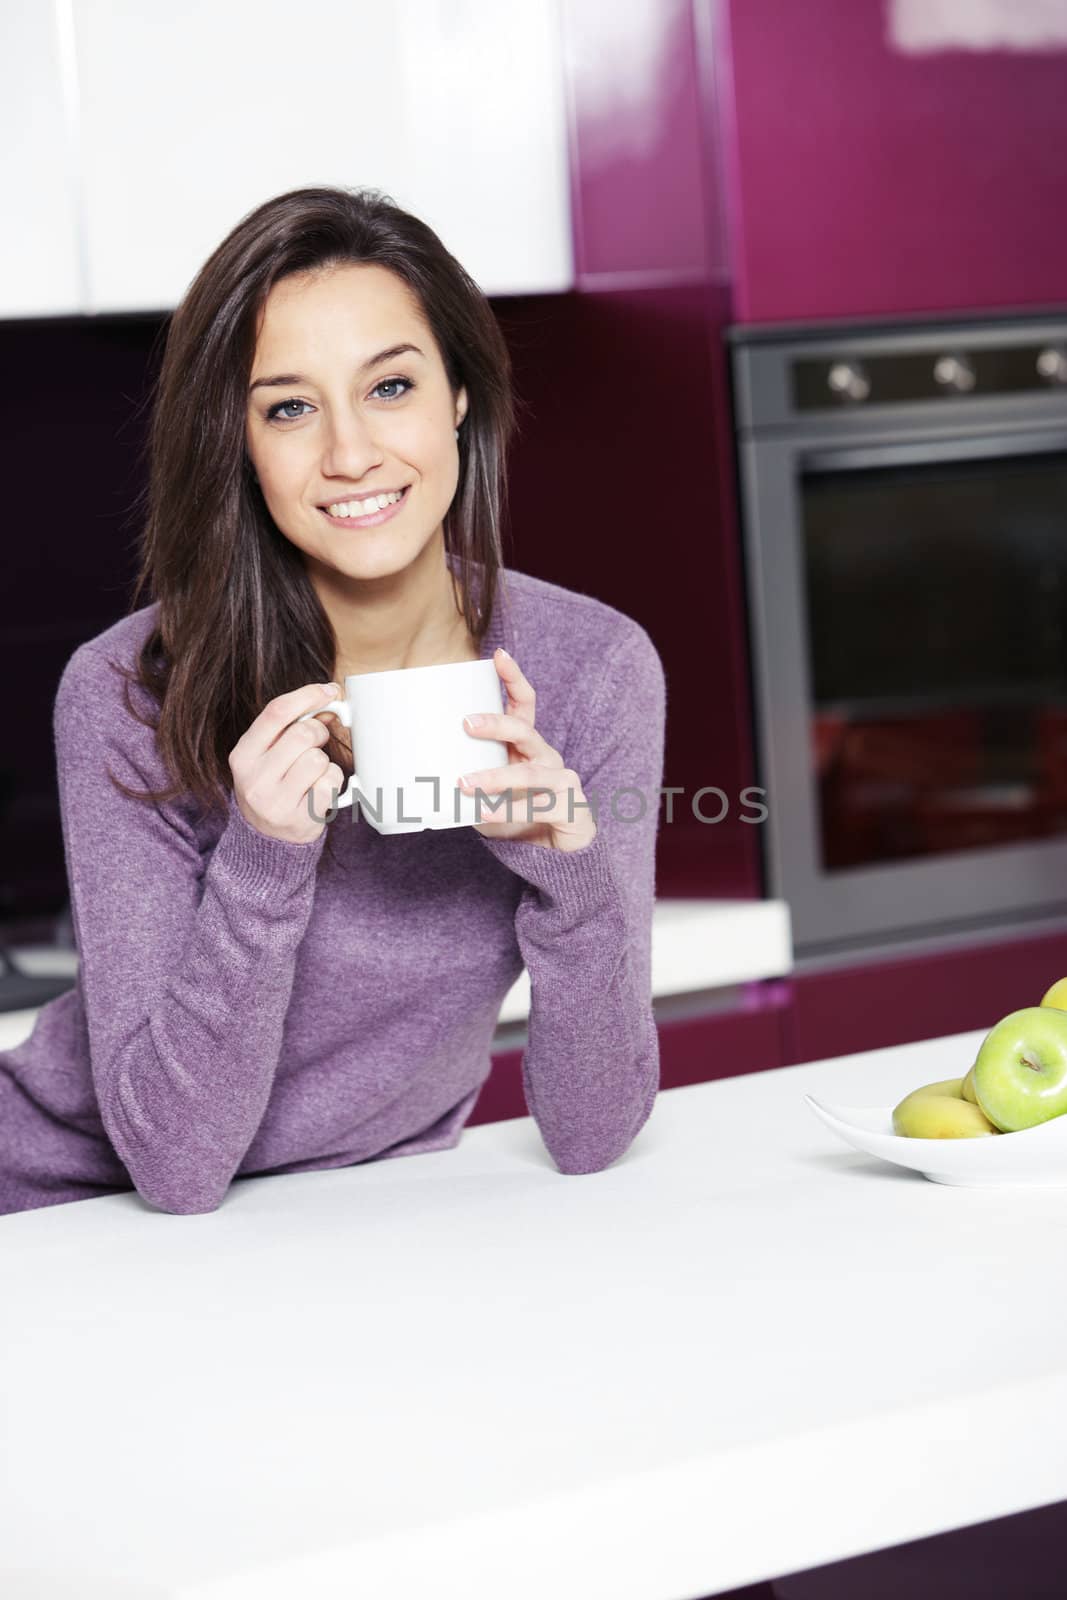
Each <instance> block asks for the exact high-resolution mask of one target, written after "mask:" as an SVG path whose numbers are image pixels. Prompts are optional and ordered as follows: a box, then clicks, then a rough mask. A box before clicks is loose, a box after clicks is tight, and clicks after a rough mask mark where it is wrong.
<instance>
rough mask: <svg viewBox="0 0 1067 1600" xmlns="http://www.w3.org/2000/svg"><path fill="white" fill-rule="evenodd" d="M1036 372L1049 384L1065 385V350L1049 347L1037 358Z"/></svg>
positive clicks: (1066, 354)
mask: <svg viewBox="0 0 1067 1600" xmlns="http://www.w3.org/2000/svg"><path fill="white" fill-rule="evenodd" d="M1037 370H1038V374H1039V376H1041V377H1042V378H1046V379H1047V380H1048V382H1049V383H1067V350H1065V349H1064V348H1063V346H1062V345H1059V346H1057V345H1049V346H1048V348H1047V349H1046V350H1042V352H1041V354H1040V355H1039V356H1038V358H1037Z"/></svg>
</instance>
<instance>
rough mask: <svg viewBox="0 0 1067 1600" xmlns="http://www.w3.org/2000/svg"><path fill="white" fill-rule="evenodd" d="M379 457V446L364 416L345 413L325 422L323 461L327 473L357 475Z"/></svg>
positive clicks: (371, 465)
mask: <svg viewBox="0 0 1067 1600" xmlns="http://www.w3.org/2000/svg"><path fill="white" fill-rule="evenodd" d="M381 459H382V450H381V447H380V445H379V444H378V443H377V441H376V440H375V437H374V434H373V431H372V430H371V428H370V427H369V426H368V423H367V421H366V419H365V418H363V417H360V416H358V415H353V414H351V413H348V414H346V415H344V416H335V417H334V418H333V419H332V420H331V422H330V423H329V424H328V429H327V439H326V456H325V460H324V462H323V466H324V468H325V471H326V474H327V476H329V477H348V478H359V477H362V475H363V473H364V472H366V471H367V469H368V468H369V467H373V466H375V465H376V464H377V462H379V461H380V460H381Z"/></svg>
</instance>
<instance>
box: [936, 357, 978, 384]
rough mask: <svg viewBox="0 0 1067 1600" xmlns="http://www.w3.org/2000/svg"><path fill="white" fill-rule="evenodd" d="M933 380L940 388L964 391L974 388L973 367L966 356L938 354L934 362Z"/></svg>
mask: <svg viewBox="0 0 1067 1600" xmlns="http://www.w3.org/2000/svg"><path fill="white" fill-rule="evenodd" d="M934 382H935V383H939V384H940V385H941V387H942V389H955V390H956V391H957V392H958V393H966V392H967V390H968V389H973V388H974V384H975V377H974V368H973V367H972V366H971V363H970V362H969V361H968V360H967V357H966V356H938V358H937V360H936V361H935V362H934Z"/></svg>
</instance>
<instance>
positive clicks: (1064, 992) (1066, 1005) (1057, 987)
mask: <svg viewBox="0 0 1067 1600" xmlns="http://www.w3.org/2000/svg"><path fill="white" fill-rule="evenodd" d="M1041 1004H1042V1005H1043V1006H1055V1007H1056V1009H1057V1010H1059V1011H1067V978H1057V979H1056V982H1055V983H1054V984H1053V985H1052V988H1051V989H1047V990H1046V991H1045V993H1044V994H1043V995H1042V996H1041Z"/></svg>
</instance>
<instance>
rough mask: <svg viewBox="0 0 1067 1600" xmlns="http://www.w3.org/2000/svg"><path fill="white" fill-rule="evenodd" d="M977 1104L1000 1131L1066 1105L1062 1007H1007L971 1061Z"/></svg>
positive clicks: (1066, 1026)
mask: <svg viewBox="0 0 1067 1600" xmlns="http://www.w3.org/2000/svg"><path fill="white" fill-rule="evenodd" d="M974 1089H975V1093H976V1095H977V1096H978V1104H979V1105H980V1106H981V1108H982V1110H983V1111H984V1112H985V1114H986V1116H987V1117H988V1118H989V1120H990V1122H994V1123H996V1125H997V1127H998V1128H1000V1129H1001V1130H1002V1132H1004V1133H1017V1132H1018V1131H1019V1130H1020V1129H1021V1128H1033V1127H1035V1126H1036V1125H1037V1123H1039V1122H1048V1121H1050V1120H1051V1118H1053V1117H1059V1116H1062V1114H1063V1113H1064V1112H1065V1111H1067V1011H1060V1010H1059V1008H1058V1007H1054V1006H1045V1005H1040V1006H1024V1007H1023V1009H1022V1010H1021V1011H1009V1013H1008V1015H1007V1016H1006V1017H1002V1018H1001V1019H1000V1021H999V1022H998V1023H997V1024H996V1026H995V1027H994V1028H991V1029H990V1031H989V1032H988V1033H987V1034H986V1036H985V1038H984V1039H983V1041H982V1046H981V1049H980V1050H979V1051H978V1055H977V1058H976V1059H975V1063H974Z"/></svg>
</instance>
